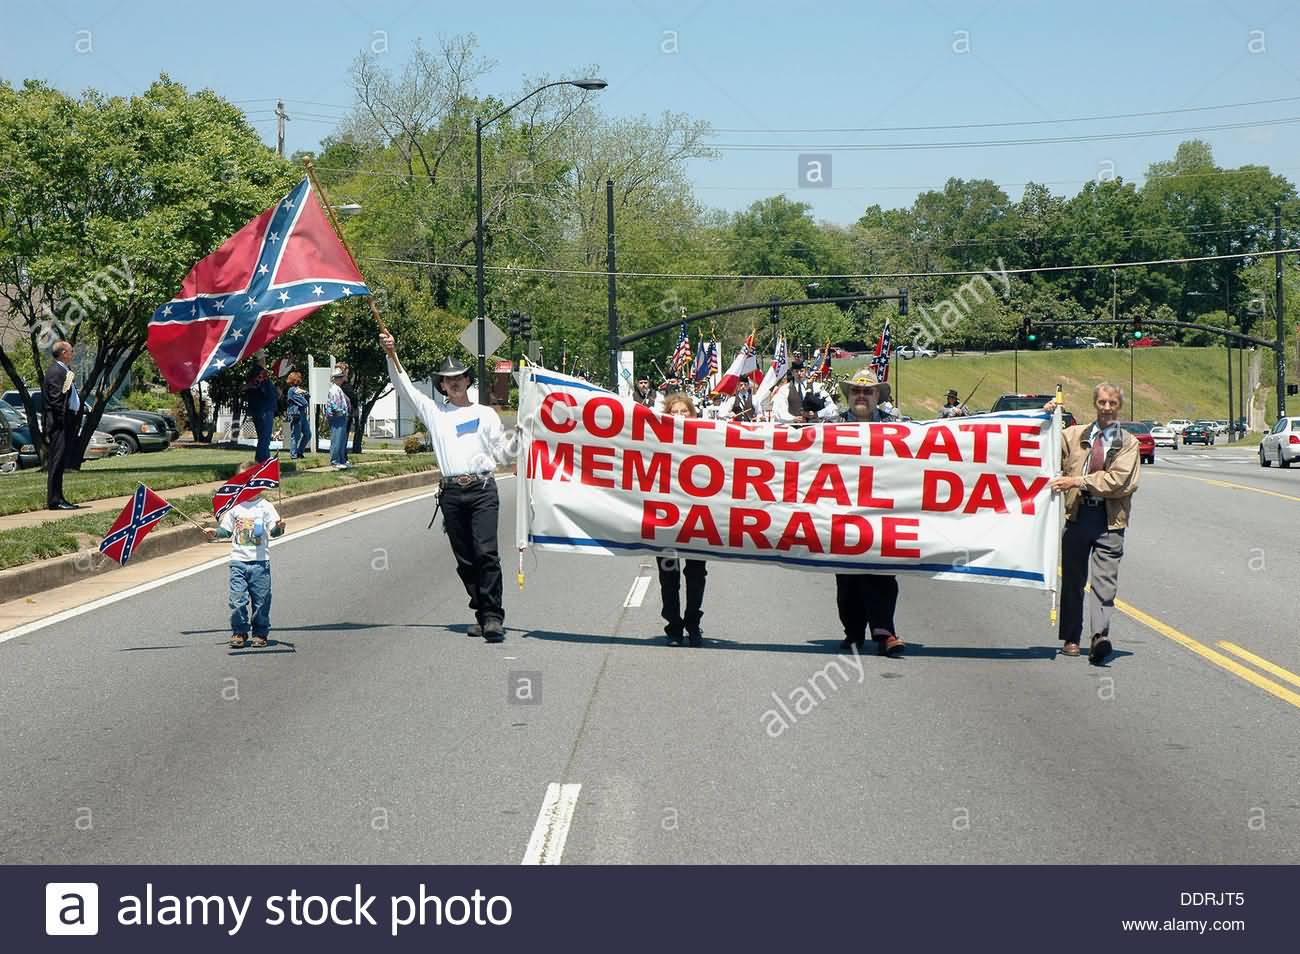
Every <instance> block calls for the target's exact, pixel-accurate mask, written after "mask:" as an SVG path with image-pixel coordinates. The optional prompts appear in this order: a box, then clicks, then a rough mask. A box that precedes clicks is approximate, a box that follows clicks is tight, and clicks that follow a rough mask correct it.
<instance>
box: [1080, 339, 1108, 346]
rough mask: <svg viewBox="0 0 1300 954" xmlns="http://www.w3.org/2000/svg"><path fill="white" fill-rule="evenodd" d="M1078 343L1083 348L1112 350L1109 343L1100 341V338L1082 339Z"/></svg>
mask: <svg viewBox="0 0 1300 954" xmlns="http://www.w3.org/2000/svg"><path fill="white" fill-rule="evenodd" d="M1079 341H1080V342H1081V343H1082V345H1083V347H1085V348H1113V347H1114V345H1112V344H1111V343H1110V342H1109V341H1102V340H1101V339H1100V338H1092V337H1083V338H1080V339H1079Z"/></svg>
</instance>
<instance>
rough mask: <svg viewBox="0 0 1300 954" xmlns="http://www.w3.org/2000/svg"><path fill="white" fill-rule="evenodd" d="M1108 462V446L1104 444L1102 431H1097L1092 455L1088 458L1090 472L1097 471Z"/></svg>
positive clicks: (1093, 439)
mask: <svg viewBox="0 0 1300 954" xmlns="http://www.w3.org/2000/svg"><path fill="white" fill-rule="evenodd" d="M1105 463H1106V448H1105V446H1104V441H1103V436H1102V432H1101V431H1097V432H1096V433H1095V434H1094V435H1093V438H1092V455H1091V456H1090V457H1089V458H1088V473H1090V474H1092V473H1096V472H1097V471H1099V470H1101V469H1102V467H1103V466H1104V465H1105Z"/></svg>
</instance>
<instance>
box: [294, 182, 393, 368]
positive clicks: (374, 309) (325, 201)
mask: <svg viewBox="0 0 1300 954" xmlns="http://www.w3.org/2000/svg"><path fill="white" fill-rule="evenodd" d="M302 164H303V165H304V166H305V167H306V168H307V178H308V179H310V180H311V185H312V188H313V189H315V190H316V195H317V196H318V198H319V201H320V204H321V205H322V206H323V207H324V209H325V215H326V217H327V218H328V219H329V221H330V225H331V226H333V228H334V234H335V235H337V236H338V237H339V243H340V244H341V245H342V246H343V251H345V252H347V253H348V258H349V259H350V260H351V261H352V267H353V268H355V269H356V270H357V274H361V266H360V265H358V264H357V257H356V256H355V255H353V254H352V248H351V246H349V245H348V240H347V239H346V238H344V236H343V229H342V228H341V227H340V226H339V220H338V216H336V215H335V214H334V207H333V206H332V205H330V201H329V197H328V196H326V195H325V190H324V189H322V188H321V184H320V180H319V179H317V178H316V166H315V164H314V163H313V162H312V161H311V157H310V156H307V157H304V158H303V160H302ZM362 277H363V278H364V277H365V276H364V275H363V276H362ZM367 284H368V283H367ZM366 298H367V299H368V300H369V301H370V314H372V315H374V318H375V323H376V324H377V325H379V330H380V331H382V332H383V333H384V334H389V333H390V332H389V330H388V326H387V325H385V324H384V319H383V318H382V317H381V316H380V314H379V305H377V304H376V303H375V295H374V292H373V291H372V292H371V293H370V294H369V295H367V296H366ZM397 366H398V367H399V368H400V367H401V362H398V364H397Z"/></svg>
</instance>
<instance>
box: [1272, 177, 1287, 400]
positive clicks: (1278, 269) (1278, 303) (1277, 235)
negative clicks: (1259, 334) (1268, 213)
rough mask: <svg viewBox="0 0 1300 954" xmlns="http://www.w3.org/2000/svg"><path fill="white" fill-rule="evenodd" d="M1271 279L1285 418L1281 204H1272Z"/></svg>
mask: <svg viewBox="0 0 1300 954" xmlns="http://www.w3.org/2000/svg"><path fill="white" fill-rule="evenodd" d="M1273 248H1275V249H1278V252H1277V254H1276V255H1274V256H1273V277H1274V279H1276V281H1277V290H1276V293H1275V294H1274V296H1273V310H1274V311H1275V312H1276V313H1277V315H1276V317H1277V355H1276V357H1277V418H1278V420H1279V421H1280V420H1281V419H1282V418H1284V417H1286V319H1285V317H1284V316H1285V311H1284V309H1283V307H1282V304H1283V300H1282V252H1281V248H1282V203H1281V202H1276V203H1274V204H1273Z"/></svg>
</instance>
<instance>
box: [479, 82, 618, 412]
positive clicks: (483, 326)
mask: <svg viewBox="0 0 1300 954" xmlns="http://www.w3.org/2000/svg"><path fill="white" fill-rule="evenodd" d="M607 85H609V84H608V83H606V82H605V81H604V80H602V79H580V80H557V81H556V82H554V83H545V84H543V85H542V86H539V87H537V89H535V90H533V91H532V92H531V93H529V94H527V95H526V96H521V97H520V98H519V99H517V100H515V101H514V102H513V103H511V104H510V105H509V106H507V107H506V108H505V109H503V110H501V111H500V112H498V113H496V114H495V115H493V116H489V117H488V118H487V119H483V118H482V117H479V116H475V117H474V298H475V305H476V309H477V318H476V320H477V322H478V380H479V387H481V388H482V387H486V386H487V385H486V382H487V306H486V304H485V301H484V299H485V298H486V294H485V291H484V283H483V130H484V129H485V128H486V127H488V126H490V125H492V124H493V123H494V122H496V121H497V120H498V119H500V118H501V117H502V116H504V115H505V114H506V113H508V112H510V110H512V109H514V108H515V107H516V106H518V105H519V104H520V103H522V102H524V100H527V99H531V98H532V97H534V96H536V95H537V94H538V93H540V92H541V91H542V90H544V89H550V88H551V87H552V86H576V87H578V89H585V90H588V91H592V90H600V89H604V88H605V87H606V86H607Z"/></svg>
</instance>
